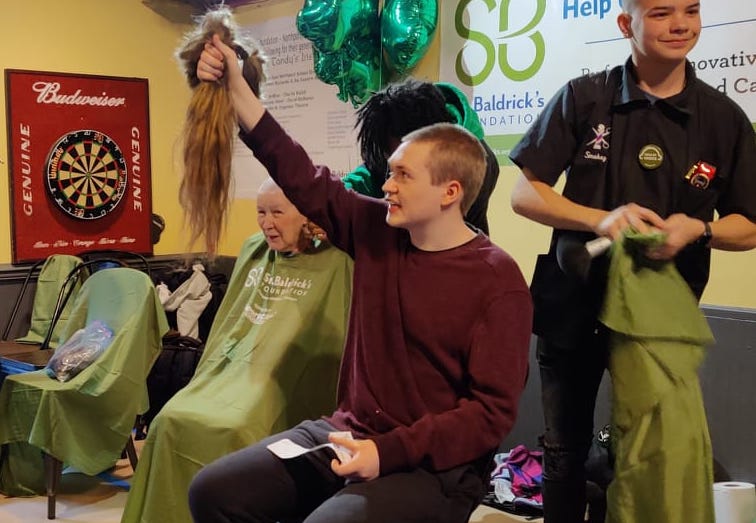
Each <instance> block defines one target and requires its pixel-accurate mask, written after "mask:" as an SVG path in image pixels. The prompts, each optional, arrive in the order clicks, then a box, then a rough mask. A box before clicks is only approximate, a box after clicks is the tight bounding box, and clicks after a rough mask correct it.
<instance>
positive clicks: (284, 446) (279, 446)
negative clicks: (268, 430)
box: [267, 432, 352, 463]
mask: <svg viewBox="0 0 756 523" xmlns="http://www.w3.org/2000/svg"><path fill="white" fill-rule="evenodd" d="M338 434H339V435H340V436H344V437H348V438H350V439H351V437H352V435H351V434H350V433H349V432H346V433H341V432H340V433H338ZM324 448H330V449H333V451H334V452H335V453H336V457H337V458H338V459H339V461H341V462H342V463H343V462H344V461H345V460H346V459H348V458H350V457H351V453H350V452H349V450H347V449H345V448H344V447H341V446H339V445H334V444H333V443H323V444H322V445H316V446H315V447H312V448H309V449H308V448H305V447H303V446H302V445H299V444H297V443H294V442H293V441H291V440H290V439H289V438H283V439H280V440H278V441H274V442H273V443H271V444H269V445H268V446H267V449H268V450H269V451H271V452H272V453H273V454H275V455H276V456H278V457H279V458H281V459H292V458H296V457H299V456H301V455H303V454H307V453H308V452H315V451H316V450H320V449H324Z"/></svg>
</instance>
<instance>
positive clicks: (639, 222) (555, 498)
mask: <svg viewBox="0 0 756 523" xmlns="http://www.w3.org/2000/svg"><path fill="white" fill-rule="evenodd" d="M699 7H700V5H699V1H698V0H663V1H662V0H624V2H623V12H622V13H621V14H620V15H619V17H618V20H617V21H618V25H619V28H620V30H621V32H622V34H623V36H624V37H625V38H627V39H628V40H629V41H630V45H631V56H630V58H629V59H628V60H627V61H626V62H625V64H624V65H622V66H618V67H615V68H613V69H611V70H609V71H606V72H601V73H597V74H591V75H586V76H583V77H580V78H576V79H573V80H571V81H569V82H568V83H567V84H566V85H565V86H564V87H563V88H562V89H561V90H560V91H559V92H558V93H557V94H556V95H555V96H554V98H553V99H552V100H551V101H550V102H549V104H548V105H547V106H546V108H545V109H544V111H543V112H542V114H541V115H540V117H539V118H538V120H537V121H536V122H535V123H534V124H533V126H532V127H531V128H530V129H529V130H528V131H527V133H526V134H525V136H524V137H523V138H522V140H521V141H520V142H519V143H518V144H517V146H516V147H515V148H514V149H513V150H512V152H511V154H510V157H511V159H512V161H513V162H514V163H515V164H516V165H517V166H519V167H520V169H521V170H522V175H521V176H520V178H519V179H518V181H517V183H516V185H515V188H514V190H513V192H512V206H513V208H514V210H515V212H517V213H519V214H521V215H523V216H526V217H528V218H530V219H533V220H535V221H537V222H539V223H542V224H545V225H549V226H551V227H553V228H554V232H553V236H552V240H551V246H550V249H549V252H548V254H546V255H542V256H539V259H538V262H537V264H536V268H535V273H534V276H533V280H532V283H531V292H532V295H533V299H534V304H535V319H534V333H535V334H536V335H538V337H539V342H538V349H537V350H538V361H539V365H540V370H541V381H542V402H543V409H544V417H545V429H546V430H545V433H544V439H543V444H544V449H545V456H544V469H545V470H544V510H545V519H546V522H547V523H555V522H576V521H583V514H584V511H585V474H584V467H583V464H584V462H585V458H586V455H587V452H588V449H589V447H590V443H591V435H592V430H593V410H594V405H595V399H596V393H597V390H598V386H599V384H600V381H601V377H602V375H603V372H604V369H605V366H606V363H607V355H608V348H607V333H606V331H605V329H603V328H602V327H601V325H600V324H599V323H598V321H597V314H598V310H599V308H600V305H601V299H602V296H603V293H604V286H605V278H606V263H605V262H606V260H605V259H597V260H595V261H594V263H593V264H592V266H591V269H590V272H589V273H588V276H587V279H582V278H579V277H575V276H570V275H568V274H565V273H564V272H563V271H562V270H561V269H560V268H559V264H558V261H557V252H558V250H559V249H558V247H559V246H560V245H561V244H563V243H564V242H567V241H573V242H574V241H580V242H582V241H586V240H590V239H592V238H595V237H596V236H605V237H608V238H611V239H617V238H619V237H620V236H621V235H622V233H623V231H625V230H626V229H627V228H628V227H632V228H634V229H636V230H638V231H640V232H647V231H650V230H652V229H658V230H660V231H662V232H663V233H665V234H666V241H665V243H664V244H663V245H662V246H661V247H659V248H656V249H654V250H652V251H650V252H648V253H647V256H648V257H650V258H652V259H659V260H671V259H673V260H674V262H675V265H676V266H677V269H678V270H679V272H680V273H681V275H682V276H683V278H684V279H685V280H686V282H687V283H688V285H689V286H690V288H691V289H692V291H693V292H694V294H695V295H696V297H698V298H699V299H700V297H701V294H702V293H703V290H704V287H705V285H706V283H707V281H708V277H709V261H710V248H717V249H722V250H732V251H739V250H749V249H752V248H754V247H756V173H754V166H756V146H755V145H754V143H755V142H754V131H753V127H752V125H751V123H750V122H749V120H748V118H747V117H746V115H745V113H744V112H743V111H742V110H741V109H740V108H739V107H738V106H737V105H736V104H735V103H734V102H733V101H731V100H730V99H729V98H727V97H726V96H725V95H724V94H722V93H720V92H718V91H717V90H715V89H713V88H712V87H710V86H708V85H706V84H704V83H703V82H702V81H700V80H698V79H697V78H696V75H695V72H694V69H693V67H692V65H691V64H690V63H689V62H688V61H687V59H686V56H687V54H688V52H689V51H690V50H691V49H692V48H693V46H694V45H695V44H696V42H697V40H698V36H699V33H700V30H701V19H700V13H699ZM562 172H565V173H566V185H565V187H564V190H563V191H562V193H561V194H559V193H557V192H556V191H555V190H554V189H553V185H554V184H555V183H556V181H557V179H558V178H559V176H560V175H561V173H562ZM715 211H716V212H717V214H718V219H716V220H715V219H714V212H715Z"/></svg>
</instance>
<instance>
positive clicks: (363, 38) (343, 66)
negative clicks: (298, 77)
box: [297, 0, 382, 107]
mask: <svg viewBox="0 0 756 523" xmlns="http://www.w3.org/2000/svg"><path fill="white" fill-rule="evenodd" d="M297 29H298V30H299V32H300V33H301V34H302V36H304V37H305V38H307V39H308V40H310V41H311V42H312V43H313V62H314V68H315V74H316V75H317V76H318V78H320V79H321V80H322V81H323V82H325V83H327V84H333V85H336V86H338V88H339V93H338V95H337V96H338V98H339V100H342V101H344V102H346V101H351V103H352V105H354V106H355V107H357V106H358V105H360V104H362V103H363V102H364V101H365V100H367V99H368V97H369V96H370V95H371V94H372V93H373V92H375V91H377V90H379V89H380V88H381V65H382V64H381V45H380V44H381V34H380V17H379V15H378V0H343V1H333V0H329V1H321V2H316V1H315V0H307V1H306V2H305V5H304V7H303V8H302V10H301V11H300V12H299V14H298V15H297Z"/></svg>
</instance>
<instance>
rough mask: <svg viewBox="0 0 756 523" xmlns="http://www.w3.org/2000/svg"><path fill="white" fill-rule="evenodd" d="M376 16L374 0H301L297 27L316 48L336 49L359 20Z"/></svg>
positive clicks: (358, 26) (359, 28)
mask: <svg viewBox="0 0 756 523" xmlns="http://www.w3.org/2000/svg"><path fill="white" fill-rule="evenodd" d="M371 16H372V17H376V18H377V16H378V2H377V0H305V3H304V6H303V7H302V9H301V10H300V11H299V13H298V14H297V30H298V31H299V33H300V34H301V35H302V36H304V37H305V38H307V39H308V40H310V41H311V42H312V43H313V45H314V46H315V47H316V48H317V49H318V50H319V51H323V52H325V51H336V50H338V49H341V47H342V46H343V45H344V42H345V41H346V40H347V38H349V37H350V36H353V35H354V34H359V33H363V32H364V31H365V28H364V27H363V24H364V23H365V20H366V19H368V18H370V17H371Z"/></svg>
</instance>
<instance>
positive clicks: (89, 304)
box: [0, 268, 168, 519]
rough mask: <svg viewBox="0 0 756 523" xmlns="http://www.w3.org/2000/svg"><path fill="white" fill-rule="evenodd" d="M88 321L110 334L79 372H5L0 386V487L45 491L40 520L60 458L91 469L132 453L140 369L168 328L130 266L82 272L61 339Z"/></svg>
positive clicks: (148, 286) (51, 508) (143, 405)
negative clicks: (62, 377) (58, 375)
mask: <svg viewBox="0 0 756 523" xmlns="http://www.w3.org/2000/svg"><path fill="white" fill-rule="evenodd" d="M93 321H101V322H104V323H105V324H106V325H108V327H109V328H110V329H112V331H113V339H112V342H111V344H110V346H108V347H107V349H105V350H104V352H103V353H102V354H101V355H100V356H99V357H98V358H97V359H96V360H95V361H94V362H93V363H92V364H91V365H89V366H88V367H87V368H86V369H84V370H83V371H81V373H79V374H78V375H76V376H75V377H73V378H72V379H70V380H69V381H65V382H59V381H57V380H55V379H52V378H50V377H49V376H48V375H47V373H46V372H45V370H39V371H36V372H28V373H25V374H18V375H13V376H9V377H8V378H6V380H5V382H4V383H3V386H2V389H0V419H3V423H2V424H0V444H2V445H3V452H2V456H1V457H0V492H3V493H5V494H8V495H29V494H40V493H42V492H45V493H46V494H47V497H48V516H47V517H48V519H55V499H56V494H57V487H58V482H59V478H60V474H61V470H62V466H63V463H66V464H68V465H71V466H73V467H75V468H76V469H78V470H80V471H81V472H83V473H84V474H88V475H96V474H98V473H100V472H102V471H104V470H107V469H109V468H111V467H112V466H113V465H114V464H115V462H116V461H117V460H118V459H119V458H120V456H121V453H122V450H123V449H124V446H126V447H127V450H128V449H130V451H133V442H132V441H131V431H132V428H133V426H134V420H135V419H136V416H137V414H140V413H143V412H145V411H146V410H147V408H148V396H147V386H146V378H147V374H148V373H149V371H150V368H151V367H152V364H153V363H154V361H155V359H156V358H157V355H158V353H159V351H160V348H161V339H162V336H163V334H164V333H165V332H166V331H167V330H168V324H167V321H166V318H165V313H164V312H163V309H162V307H161V305H160V301H159V300H158V298H157V294H156V291H155V287H154V285H153V284H152V281H151V280H150V279H149V277H148V276H147V275H146V274H144V273H142V272H140V271H137V270H134V269H130V268H113V269H104V270H100V271H98V272H96V273H94V274H92V275H91V276H89V277H88V278H87V280H86V281H85V282H84V284H83V285H82V287H81V289H80V291H79V292H78V293H77V295H76V298H75V301H74V303H73V305H72V307H71V315H70V318H69V324H68V325H67V328H66V331H65V332H64V333H62V336H61V340H66V339H68V338H69V337H70V336H71V335H72V334H73V333H74V332H75V331H76V330H78V329H81V328H85V327H86V326H87V325H90V324H91V323H92V322H93ZM129 442H131V444H132V446H131V447H129ZM35 449H36V451H37V452H35ZM39 451H42V453H43V454H44V458H42V457H41V456H40V454H39ZM130 454H131V452H130ZM130 458H136V455H135V453H134V454H133V455H130ZM134 464H135V462H134ZM43 485H44V487H43Z"/></svg>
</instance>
